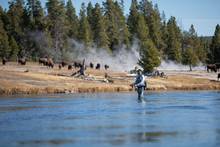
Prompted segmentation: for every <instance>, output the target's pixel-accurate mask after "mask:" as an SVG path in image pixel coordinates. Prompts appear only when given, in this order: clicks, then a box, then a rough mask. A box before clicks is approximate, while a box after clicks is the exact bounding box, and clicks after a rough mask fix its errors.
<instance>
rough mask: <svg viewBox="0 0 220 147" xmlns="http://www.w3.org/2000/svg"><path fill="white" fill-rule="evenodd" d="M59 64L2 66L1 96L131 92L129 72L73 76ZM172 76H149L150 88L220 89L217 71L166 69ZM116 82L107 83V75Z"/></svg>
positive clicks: (152, 89)
mask: <svg viewBox="0 0 220 147" xmlns="http://www.w3.org/2000/svg"><path fill="white" fill-rule="evenodd" d="M76 70H77V69H73V70H71V71H70V70H67V68H64V69H62V70H59V69H58V67H55V68H54V69H49V68H47V67H43V66H40V65H38V63H28V64H27V65H26V66H21V65H17V64H16V63H9V64H8V65H6V66H2V65H0V97H2V96H5V95H19V94H25V95H33V94H34V95H43V94H74V93H102V92H131V91H134V89H132V87H130V86H129V85H130V83H132V81H133V77H131V76H128V74H127V73H125V72H116V71H110V70H108V71H106V70H94V69H88V70H87V71H86V74H88V79H81V78H74V77H70V76H69V75H71V74H72V73H73V72H74V71H76ZM164 72H165V74H166V75H167V77H168V78H160V77H155V78H147V83H148V88H147V91H198V90H211V91H212V90H220V81H216V80H214V78H215V74H214V73H207V72H205V71H194V72H177V71H174V72H172V71H164ZM106 73H107V74H108V75H109V76H110V77H111V80H112V81H114V82H113V83H106V82H105V80H104V79H105V78H104V76H105V74H106Z"/></svg>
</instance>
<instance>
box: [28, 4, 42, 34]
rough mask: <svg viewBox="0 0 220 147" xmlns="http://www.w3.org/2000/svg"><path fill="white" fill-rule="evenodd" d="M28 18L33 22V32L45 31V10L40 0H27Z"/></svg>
mask: <svg viewBox="0 0 220 147" xmlns="http://www.w3.org/2000/svg"><path fill="white" fill-rule="evenodd" d="M27 7H28V17H29V20H30V22H31V29H32V30H43V29H44V20H43V18H44V10H43V8H42V6H41V2H40V0H27Z"/></svg>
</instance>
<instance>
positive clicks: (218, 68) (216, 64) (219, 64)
mask: <svg viewBox="0 0 220 147" xmlns="http://www.w3.org/2000/svg"><path fill="white" fill-rule="evenodd" d="M215 66H216V70H217V71H219V70H220V63H215Z"/></svg>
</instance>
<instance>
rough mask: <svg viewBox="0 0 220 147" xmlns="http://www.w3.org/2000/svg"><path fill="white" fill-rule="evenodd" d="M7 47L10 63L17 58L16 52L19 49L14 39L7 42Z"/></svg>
mask: <svg viewBox="0 0 220 147" xmlns="http://www.w3.org/2000/svg"><path fill="white" fill-rule="evenodd" d="M9 46H10V50H11V52H10V59H11V60H12V61H16V60H17V56H18V52H19V47H18V45H17V42H16V41H15V39H14V38H13V37H11V38H10V40H9Z"/></svg>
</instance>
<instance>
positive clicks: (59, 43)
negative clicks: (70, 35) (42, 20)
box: [46, 0, 67, 60]
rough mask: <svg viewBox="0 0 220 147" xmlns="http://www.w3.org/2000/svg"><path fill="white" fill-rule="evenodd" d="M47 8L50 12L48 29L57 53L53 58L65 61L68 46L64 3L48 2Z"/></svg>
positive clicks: (58, 0) (49, 0)
mask: <svg viewBox="0 0 220 147" xmlns="http://www.w3.org/2000/svg"><path fill="white" fill-rule="evenodd" d="M46 7H47V12H48V22H47V23H48V29H49V31H50V34H51V37H52V40H53V48H54V52H55V53H56V54H54V55H53V56H54V58H55V60H60V59H61V60H63V57H64V54H65V48H66V45H67V40H66V39H67V37H66V36H67V35H66V34H67V32H66V31H67V27H66V14H65V6H64V3H63V1H60V0H48V2H47V3H46Z"/></svg>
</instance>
